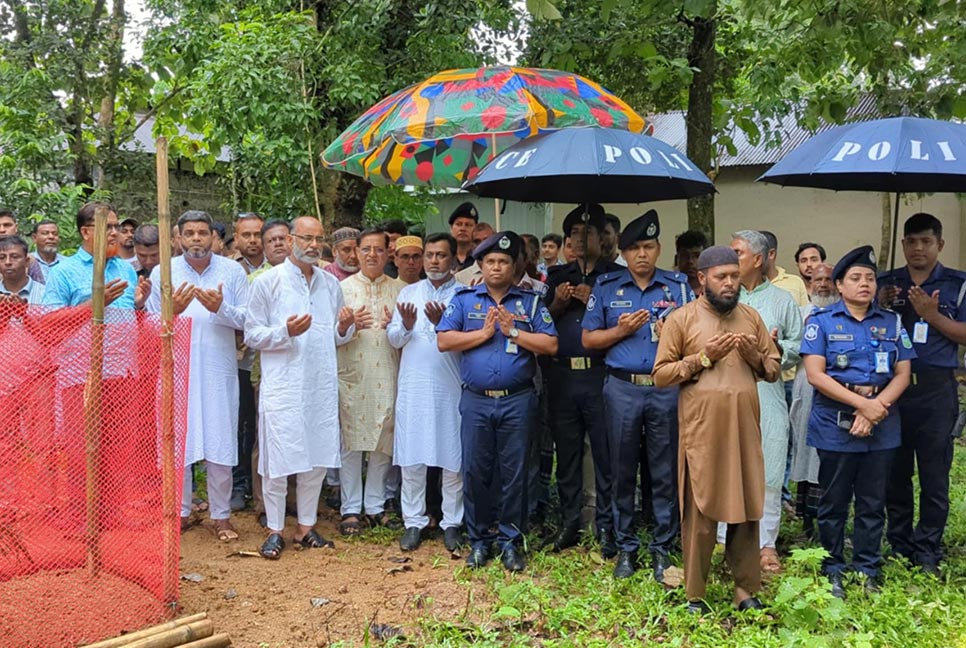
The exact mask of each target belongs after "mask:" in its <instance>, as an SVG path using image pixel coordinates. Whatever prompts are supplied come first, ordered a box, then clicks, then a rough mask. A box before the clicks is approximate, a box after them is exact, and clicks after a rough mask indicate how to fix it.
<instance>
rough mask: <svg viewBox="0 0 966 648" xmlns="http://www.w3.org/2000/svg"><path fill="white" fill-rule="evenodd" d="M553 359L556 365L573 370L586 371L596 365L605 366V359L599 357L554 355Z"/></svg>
mask: <svg viewBox="0 0 966 648" xmlns="http://www.w3.org/2000/svg"><path fill="white" fill-rule="evenodd" d="M552 360H553V363H554V364H555V365H557V366H559V367H563V368H564V369H570V370H571V371H586V370H587V369H593V368H594V367H603V366H604V361H603V360H600V359H598V358H576V357H574V358H559V357H556V356H554V358H552Z"/></svg>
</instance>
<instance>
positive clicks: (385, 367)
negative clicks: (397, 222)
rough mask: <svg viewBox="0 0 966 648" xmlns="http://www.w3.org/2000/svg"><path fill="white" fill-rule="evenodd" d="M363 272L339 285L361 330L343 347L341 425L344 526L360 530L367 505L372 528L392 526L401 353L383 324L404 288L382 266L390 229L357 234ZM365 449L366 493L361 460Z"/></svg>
mask: <svg viewBox="0 0 966 648" xmlns="http://www.w3.org/2000/svg"><path fill="white" fill-rule="evenodd" d="M358 255H359V261H360V269H359V272H357V273H355V274H354V275H352V276H350V277H347V278H346V279H344V280H343V281H342V283H341V286H342V293H343V295H344V296H345V303H346V306H348V307H350V308H351V309H352V310H353V311H354V316H355V325H356V331H355V334H354V335H353V336H352V339H351V340H350V341H349V342H348V343H346V344H344V345H342V346H340V347H339V353H338V356H339V420H340V422H341V424H342V468H340V469H339V481H340V483H341V485H342V521H341V523H340V524H339V532H340V533H341V534H342V535H345V536H349V535H355V534H358V533H359V532H360V530H361V527H360V524H359V523H360V516H361V515H362V512H363V510H364V511H365V514H366V516H367V517H368V521H369V525H370V526H379V525H387V526H388V525H390V524H391V520H390V518H389V516H388V515H387V514H386V512H385V503H386V491H385V487H386V472H387V471H388V469H389V466H390V464H391V463H392V442H393V410H394V409H395V403H396V374H397V373H398V372H399V351H397V350H396V349H394V348H393V347H392V345H391V344H389V338H388V337H387V335H386V326H387V325H388V324H389V320H390V319H391V318H392V310H393V309H394V308H395V307H396V297H398V296H399V291H400V290H401V289H402V288H403V286H405V285H406V284H404V283H403V282H402V281H399V280H398V279H393V278H392V277H389V276H387V275H386V274H385V273H384V272H383V268H384V267H385V266H386V263H387V262H388V260H389V235H388V234H386V233H385V232H383V231H382V230H378V229H375V230H372V229H370V230H365V231H363V232H362V233H360V234H359V239H358ZM367 454H368V462H369V463H368V467H367V469H366V479H365V491H363V480H362V463H363V460H364V459H365V458H366V455H367Z"/></svg>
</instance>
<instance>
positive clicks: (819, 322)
mask: <svg viewBox="0 0 966 648" xmlns="http://www.w3.org/2000/svg"><path fill="white" fill-rule="evenodd" d="M883 353H884V354H886V355H885V356H880V357H882V358H883V361H879V360H878V357H877V354H883ZM801 355H803V356H805V355H820V356H825V373H827V374H828V375H829V376H831V377H832V378H834V379H835V380H836V381H837V382H839V383H842V384H846V383H847V384H851V385H871V386H875V387H885V386H886V385H887V384H889V381H891V380H892V377H893V376H894V375H895V373H894V370H895V364H896V362H898V361H900V360H912V359H913V358H915V357H916V352H915V351H914V350H913V348H912V340H911V339H909V335H908V334H907V333H906V330H905V328H903V326H902V323H901V322H900V320H899V315H898V314H897V313H895V312H893V311H890V310H887V309H885V308H882V307H881V306H879V305H878V304H875V303H873V304H872V307H871V308H870V310H869V312H868V313H867V314H866V317H865V319H863V320H862V321H861V322H860V321H859V320H857V319H855V318H854V317H852V314H851V313H850V312H849V311H848V309H847V308H846V307H845V302H843V301H838V302H835V303H834V304H832V305H831V306H829V307H828V308H824V309H821V310H819V311H816V312H814V313H813V314H812V315H811V316H810V317H809V318H808V320H807V321H806V322H805V334H804V335H803V336H802V349H801ZM877 369H879V370H878V371H877ZM839 412H844V413H845V414H848V415H851V414H852V413H853V412H854V409H853V408H852V407H850V406H848V405H846V404H845V403H840V402H839V401H837V400H834V399H831V398H829V397H828V396H825V395H824V394H822V393H820V392H819V391H818V390H815V400H814V401H813V404H812V412H811V415H810V416H809V419H808V437H807V442H808V445H810V446H812V447H814V448H818V449H819V450H834V451H836V452H869V451H873V450H888V449H890V448H897V447H899V445H900V443H901V440H902V438H901V432H900V424H899V413H898V410H897V409H896V407H895V406H892V407H891V408H889V415H888V416H887V417H886V418H885V420H883V421H882V422H881V423H879V424H878V425H876V426H874V427H873V428H872V436H869V437H865V438H858V437H854V436H852V435H851V434H849V431H848V430H846V429H842V428H840V427H839V426H838V420H839V418H838V417H839Z"/></svg>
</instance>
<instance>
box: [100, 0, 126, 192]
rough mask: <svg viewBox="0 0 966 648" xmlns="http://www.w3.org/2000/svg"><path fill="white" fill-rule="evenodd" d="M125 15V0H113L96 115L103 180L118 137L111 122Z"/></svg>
mask: <svg viewBox="0 0 966 648" xmlns="http://www.w3.org/2000/svg"><path fill="white" fill-rule="evenodd" d="M125 21H126V16H125V13H124V0H114V4H113V8H112V11H111V23H110V30H109V32H108V39H109V42H108V45H107V51H108V52H109V56H110V58H109V59H108V67H107V79H106V83H105V89H104V96H103V97H102V98H101V109H100V111H99V112H98V115H97V126H98V128H99V129H100V131H101V146H99V147H98V151H97V159H98V162H97V163H98V165H99V166H100V167H101V171H100V172H99V173H96V174H95V175H96V176H97V178H98V180H99V181H100V182H102V183H103V182H104V171H103V168H104V167H108V168H109V167H110V162H111V161H112V158H113V155H114V151H115V147H116V145H117V137H116V131H117V129H116V128H115V125H114V104H115V101H116V99H117V86H118V83H119V81H120V77H121V65H122V63H123V62H124V23H125Z"/></svg>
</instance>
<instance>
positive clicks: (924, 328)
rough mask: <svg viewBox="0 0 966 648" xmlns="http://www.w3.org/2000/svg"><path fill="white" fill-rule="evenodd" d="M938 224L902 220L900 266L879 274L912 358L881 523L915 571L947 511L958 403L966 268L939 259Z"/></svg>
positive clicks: (928, 555)
mask: <svg viewBox="0 0 966 648" xmlns="http://www.w3.org/2000/svg"><path fill="white" fill-rule="evenodd" d="M943 245H944V241H943V228H942V223H941V222H940V221H939V219H938V218H936V217H935V216H933V215H932V214H924V213H921V214H914V215H913V216H910V217H909V218H908V220H906V222H905V225H904V226H903V237H902V253H903V254H904V255H905V257H906V266H905V267H904V268H898V269H896V270H892V271H890V272H887V273H885V274H884V275H883V276H882V277H881V278H880V281H879V284H880V285H881V286H882V288H880V290H879V303H881V304H885V305H886V306H887V307H890V308H893V309H894V310H895V311H896V312H897V313H899V314H900V315H901V316H902V323H903V325H904V326H905V328H906V331H907V332H908V333H909V334H910V335H911V336H912V345H913V348H914V349H915V351H916V353H917V355H918V357H917V358H916V359H914V360H913V361H912V384H911V385H910V386H909V389H908V390H906V392H905V393H904V394H903V395H902V398H901V399H899V414H900V417H901V419H902V446H901V447H900V448H899V450H898V451H897V452H896V456H895V459H894V461H893V464H892V476H891V477H890V478H889V494H888V511H889V529H888V532H887V534H886V537H887V538H888V539H889V544H890V545H892V550H893V552H894V553H896V554H899V555H902V556H905V557H907V558H909V559H910V560H911V561H912V562H913V563H914V564H917V565H919V566H920V567H921V568H922V570H923V571H927V572H931V573H937V572H938V569H939V564H940V562H941V561H942V557H943V552H942V539H943V533H944V531H945V528H946V519H947V517H948V515H949V470H950V468H951V466H952V459H953V438H952V436H953V434H958V433H959V430H954V429H953V427H954V424H955V422H956V418H957V415H958V414H959V402H958V398H957V389H956V379H955V378H954V377H953V371H954V370H955V369H956V366H957V364H958V362H959V358H958V355H959V354H958V351H957V346H958V345H960V344H966V272H962V271H959V270H953V269H952V268H947V267H945V266H943V265H942V264H941V263H939V253H940V252H942V249H943ZM913 463H915V464H916V465H917V466H918V468H919V486H920V495H919V522H918V524H917V523H916V522H915V498H914V496H913V488H912V475H913V472H914V470H913Z"/></svg>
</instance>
